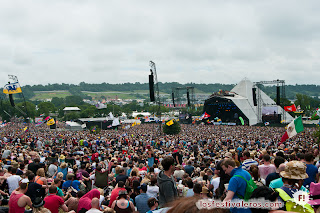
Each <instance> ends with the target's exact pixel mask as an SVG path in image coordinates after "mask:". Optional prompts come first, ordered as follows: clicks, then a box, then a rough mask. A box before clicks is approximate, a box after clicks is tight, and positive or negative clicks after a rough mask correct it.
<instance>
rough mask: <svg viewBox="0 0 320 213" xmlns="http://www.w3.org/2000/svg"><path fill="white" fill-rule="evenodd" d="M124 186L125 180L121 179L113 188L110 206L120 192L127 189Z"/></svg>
mask: <svg viewBox="0 0 320 213" xmlns="http://www.w3.org/2000/svg"><path fill="white" fill-rule="evenodd" d="M124 187H125V185H124V182H123V181H119V183H118V184H117V186H116V187H115V189H113V190H112V192H111V196H110V203H109V207H111V205H112V203H113V201H115V200H116V199H117V197H118V196H119V192H120V191H125V190H126V189H125V188H124Z"/></svg>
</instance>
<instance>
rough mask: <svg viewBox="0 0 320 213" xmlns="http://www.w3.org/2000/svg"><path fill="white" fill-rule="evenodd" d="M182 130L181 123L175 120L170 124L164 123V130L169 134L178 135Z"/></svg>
mask: <svg viewBox="0 0 320 213" xmlns="http://www.w3.org/2000/svg"><path fill="white" fill-rule="evenodd" d="M180 131H181V127H180V124H179V123H178V122H177V121H173V124H172V125H170V126H168V125H167V124H164V125H163V132H164V133H165V134H167V135H177V134H179V133H180Z"/></svg>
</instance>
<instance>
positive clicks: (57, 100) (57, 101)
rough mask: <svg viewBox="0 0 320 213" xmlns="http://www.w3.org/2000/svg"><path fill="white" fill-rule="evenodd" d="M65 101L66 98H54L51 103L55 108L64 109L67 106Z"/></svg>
mask: <svg viewBox="0 0 320 213" xmlns="http://www.w3.org/2000/svg"><path fill="white" fill-rule="evenodd" d="M64 101H65V100H64V98H58V97H53V98H52V100H51V103H52V104H53V105H54V106H55V107H57V108H59V107H62V106H64V105H65V103H64Z"/></svg>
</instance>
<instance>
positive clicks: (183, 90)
mask: <svg viewBox="0 0 320 213" xmlns="http://www.w3.org/2000/svg"><path fill="white" fill-rule="evenodd" d="M183 94H186V99H185V98H184V97H183ZM194 102H195V95H194V87H175V88H172V103H173V107H174V108H175V109H179V121H180V123H185V124H190V123H192V115H191V114H189V113H188V112H186V113H182V112H181V108H189V107H192V106H194ZM185 103H186V104H185Z"/></svg>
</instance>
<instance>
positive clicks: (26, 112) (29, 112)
mask: <svg viewBox="0 0 320 213" xmlns="http://www.w3.org/2000/svg"><path fill="white" fill-rule="evenodd" d="M16 106H17V107H18V108H19V109H20V110H21V111H20V110H16V116H17V117H24V118H25V119H26V118H27V116H29V117H30V118H32V119H34V118H35V116H36V114H37V112H36V105H34V104H33V103H31V102H28V101H27V102H26V103H24V102H20V103H18V104H16ZM26 106H27V109H26ZM22 112H23V113H22Z"/></svg>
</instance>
